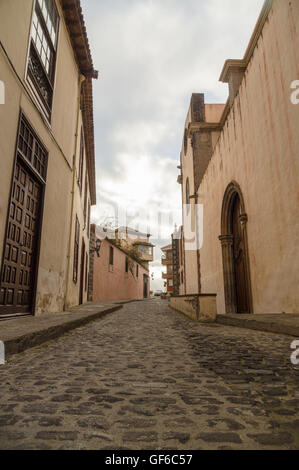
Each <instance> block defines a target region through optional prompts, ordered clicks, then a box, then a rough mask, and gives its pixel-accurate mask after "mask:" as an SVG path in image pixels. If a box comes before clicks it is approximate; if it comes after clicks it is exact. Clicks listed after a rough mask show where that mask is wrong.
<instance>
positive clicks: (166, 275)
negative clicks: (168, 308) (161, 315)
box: [161, 244, 173, 294]
mask: <svg viewBox="0 0 299 470" xmlns="http://www.w3.org/2000/svg"><path fill="white" fill-rule="evenodd" d="M161 250H162V251H163V253H164V255H163V257H162V266H166V272H162V279H165V287H166V292H167V293H168V294H172V293H173V264H172V263H173V256H172V255H173V250H172V244H170V245H166V246H164V247H163V248H161Z"/></svg>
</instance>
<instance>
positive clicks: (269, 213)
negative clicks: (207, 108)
mask: <svg viewBox="0 0 299 470" xmlns="http://www.w3.org/2000/svg"><path fill="white" fill-rule="evenodd" d="M298 20H299V2H297V1H291V2H288V1H285V0H275V1H274V4H273V7H272V10H271V11H270V14H269V18H268V20H267V21H266V23H265V26H264V29H263V32H262V34H261V36H260V38H259V40H258V44H257V47H256V49H255V51H254V54H253V57H252V59H251V61H250V63H249V65H248V68H247V70H246V73H245V77H244V79H243V81H242V84H241V87H240V90H239V94H238V96H237V97H236V99H235V101H234V105H233V107H232V109H231V111H230V114H229V116H228V119H227V122H226V123H225V126H224V129H223V131H222V133H221V137H220V139H219V141H218V144H217V146H216V149H215V152H214V155H213V157H212V159H211V162H210V164H209V167H208V169H207V171H206V173H205V176H204V178H203V181H202V184H201V185H200V188H199V193H201V194H202V196H203V200H204V245H203V248H202V249H201V281H202V292H207V293H210V292H215V293H217V294H218V295H217V306H218V312H219V313H224V312H225V304H224V289H223V274H222V253H221V246H220V242H219V241H218V236H219V235H220V234H221V227H220V221H221V206H222V200H223V195H224V192H225V189H226V187H227V186H228V184H229V183H230V182H231V181H232V180H234V181H236V182H237V183H238V184H239V185H240V187H241V190H242V192H243V197H244V200H245V210H246V212H247V214H248V224H247V231H248V244H249V261H250V271H251V281H252V294H253V309H254V313H281V312H287V313H294V312H297V313H298V312H299V295H298V285H299V270H298V265H299V185H298V181H299V158H298V155H299V133H298V121H299V105H294V104H292V103H291V101H290V95H291V89H290V85H291V82H292V81H293V80H295V79H299V66H298V64H299V34H298ZM211 188H212V192H211Z"/></svg>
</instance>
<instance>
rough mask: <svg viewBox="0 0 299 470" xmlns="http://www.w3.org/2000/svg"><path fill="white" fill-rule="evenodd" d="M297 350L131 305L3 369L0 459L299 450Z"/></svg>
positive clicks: (157, 304) (281, 341) (153, 304)
mask: <svg viewBox="0 0 299 470" xmlns="http://www.w3.org/2000/svg"><path fill="white" fill-rule="evenodd" d="M291 341H292V338H291V337H287V336H283V335H276V334H271V333H263V332H258V331H253V330H246V329H239V328H233V327H228V326H222V325H198V324H196V323H194V322H193V321H191V320H189V319H188V318H186V317H184V316H183V315H181V314H180V313H178V312H174V311H172V310H170V309H169V308H168V306H167V302H166V301H161V300H160V299H154V300H148V301H145V302H136V303H131V304H127V305H125V306H124V308H123V309H122V310H120V311H118V312H115V313H112V314H110V315H109V316H107V317H105V318H103V319H100V320H97V321H94V322H92V323H90V324H89V325H87V326H84V327H82V328H78V329H77V330H74V331H73V332H71V333H68V334H66V335H64V336H63V337H61V338H60V339H58V340H55V341H51V342H49V343H47V344H44V345H43V346H40V347H36V348H34V349H32V350H28V351H27V352H25V353H22V354H20V355H18V356H15V357H13V358H12V359H11V360H10V361H9V362H8V363H7V364H6V365H5V366H1V367H0V383H1V397H0V448H1V449H151V450H155V449H162V450H163V449H178V450H179V449H182V450H183V449H189V450H191V449H273V448H279V449H298V448H299V387H298V384H299V370H296V369H295V367H294V366H292V365H291V363H290V354H291V349H290V343H291Z"/></svg>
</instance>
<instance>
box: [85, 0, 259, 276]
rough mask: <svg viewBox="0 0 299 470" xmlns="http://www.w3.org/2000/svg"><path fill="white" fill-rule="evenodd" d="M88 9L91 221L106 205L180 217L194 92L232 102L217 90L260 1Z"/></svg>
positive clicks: (172, 1) (118, 0)
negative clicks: (94, 74) (173, 210)
mask: <svg viewBox="0 0 299 470" xmlns="http://www.w3.org/2000/svg"><path fill="white" fill-rule="evenodd" d="M81 3H82V7H83V12H84V16H85V20H86V25H87V32H88V36H89V40H90V45H91V50H92V55H93V59H94V65H95V68H98V69H99V71H100V76H99V80H98V81H97V82H94V104H95V135H96V166H97V184H98V206H97V207H96V208H94V209H93V213H92V214H93V220H94V221H95V222H97V221H99V220H100V219H101V218H103V214H104V213H105V204H106V209H107V210H108V208H107V203H112V204H114V205H117V204H121V206H122V207H124V208H129V209H130V210H131V211H132V212H134V211H135V213H137V214H139V217H140V220H141V221H143V222H144V221H145V219H146V214H147V213H148V212H155V211H157V210H167V209H168V208H169V206H170V205H173V206H176V207H177V209H178V210H179V209H180V197H181V193H180V191H181V188H180V186H179V185H178V184H177V183H176V178H177V174H178V170H177V168H176V166H177V165H178V161H179V154H180V147H181V140H182V134H183V126H184V122H185V117H186V113H187V109H188V105H189V101H190V96H191V93H192V92H204V93H205V96H206V101H207V102H225V101H226V98H227V86H226V85H224V84H222V83H219V82H218V78H219V76H220V72H221V69H222V66H223V64H224V61H225V60H226V59H227V58H240V57H242V56H243V55H244V52H245V49H246V47H247V44H248V42H249V39H250V36H251V33H252V31H253V28H254V25H255V22H256V20H257V18H258V14H259V11H260V9H261V7H262V4H263V0H209V1H207V0H113V1H111V0H101V1H99V0H81ZM170 232H171V228H170V227H169V236H170ZM164 241H165V243H164ZM164 241H161V244H163V243H164V244H166V242H167V240H164ZM160 246H161V245H160ZM156 252H157V253H158V255H159V256H160V253H159V250H158V249H156ZM158 255H156V256H158ZM159 269H161V268H159V266H156V267H155V271H156V275H157V270H159ZM161 282H162V281H161Z"/></svg>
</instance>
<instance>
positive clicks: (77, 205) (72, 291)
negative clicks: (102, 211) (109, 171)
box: [66, 111, 90, 308]
mask: <svg viewBox="0 0 299 470" xmlns="http://www.w3.org/2000/svg"><path fill="white" fill-rule="evenodd" d="M81 125H82V113H81V111H80V113H79V120H78V139H77V145H76V159H75V160H76V169H75V173H76V177H75V185H74V209H73V218H72V236H71V251H70V255H71V263H70V270H69V280H68V289H67V290H68V294H67V305H66V306H67V308H68V307H72V306H74V305H77V304H78V302H79V288H80V266H81V247H82V239H84V243H85V256H86V254H87V255H88V265H89V233H88V227H87V223H88V220H87V219H88V201H90V192H89V190H88V193H87V209H86V222H85V219H84V194H85V174H86V171H87V165H86V152H85V151H84V158H83V177H82V192H81V193H80V189H79V185H78V172H79V158H80V134H81ZM88 188H89V184H88ZM76 215H77V217H78V220H79V224H80V237H79V242H80V244H79V259H78V281H77V283H74V281H73V264H74V256H73V253H74V235H75V223H76ZM88 271H89V268H88ZM84 273H85V268H84ZM84 276H85V274H84ZM86 301H87V290H85V281H84V290H83V303H85V302H86Z"/></svg>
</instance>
